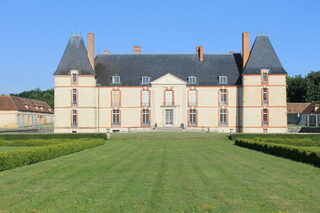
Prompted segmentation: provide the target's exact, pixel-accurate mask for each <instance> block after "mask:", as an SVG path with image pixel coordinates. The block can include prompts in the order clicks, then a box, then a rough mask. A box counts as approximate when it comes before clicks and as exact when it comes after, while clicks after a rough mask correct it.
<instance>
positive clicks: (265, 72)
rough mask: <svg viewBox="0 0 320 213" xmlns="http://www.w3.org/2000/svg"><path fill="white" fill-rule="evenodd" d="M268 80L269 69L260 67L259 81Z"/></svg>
mask: <svg viewBox="0 0 320 213" xmlns="http://www.w3.org/2000/svg"><path fill="white" fill-rule="evenodd" d="M268 81H269V70H268V69H261V82H264V83H266V82H268Z"/></svg>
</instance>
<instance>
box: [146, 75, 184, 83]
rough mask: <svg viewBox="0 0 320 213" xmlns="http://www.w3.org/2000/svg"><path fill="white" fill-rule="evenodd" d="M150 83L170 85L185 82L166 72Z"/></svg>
mask: <svg viewBox="0 0 320 213" xmlns="http://www.w3.org/2000/svg"><path fill="white" fill-rule="evenodd" d="M151 84H152V85H170V84H175V85H177V84H180V85H186V84H187V82H186V81H184V80H182V79H181V78H178V77H177V76H175V75H172V74H171V73H167V74H165V75H163V76H161V77H160V78H157V79H155V80H154V81H152V82H151Z"/></svg>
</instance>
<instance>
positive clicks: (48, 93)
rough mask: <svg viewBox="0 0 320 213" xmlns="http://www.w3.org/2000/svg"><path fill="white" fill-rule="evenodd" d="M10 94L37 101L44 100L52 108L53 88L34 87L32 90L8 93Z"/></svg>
mask: <svg viewBox="0 0 320 213" xmlns="http://www.w3.org/2000/svg"><path fill="white" fill-rule="evenodd" d="M10 95H12V96H18V97H21V98H28V99H34V100H39V101H44V102H47V103H48V104H49V106H51V107H52V108H53V107H54V90H53V89H47V90H43V91H42V90H40V89H39V88H36V89H34V90H29V91H24V92H21V93H17V94H13V93H12V94H10Z"/></svg>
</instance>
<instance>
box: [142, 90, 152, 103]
mask: <svg viewBox="0 0 320 213" xmlns="http://www.w3.org/2000/svg"><path fill="white" fill-rule="evenodd" d="M141 95H142V97H141V105H142V106H144V107H148V106H149V105H150V103H149V102H150V91H148V90H142V94H141Z"/></svg>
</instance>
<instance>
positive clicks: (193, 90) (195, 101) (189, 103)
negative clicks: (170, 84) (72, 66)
mask: <svg viewBox="0 0 320 213" xmlns="http://www.w3.org/2000/svg"><path fill="white" fill-rule="evenodd" d="M192 93H193V94H192ZM192 96H194V97H192ZM193 98H194V100H192V99H193ZM188 105H189V106H197V90H195V89H191V90H188Z"/></svg>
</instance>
